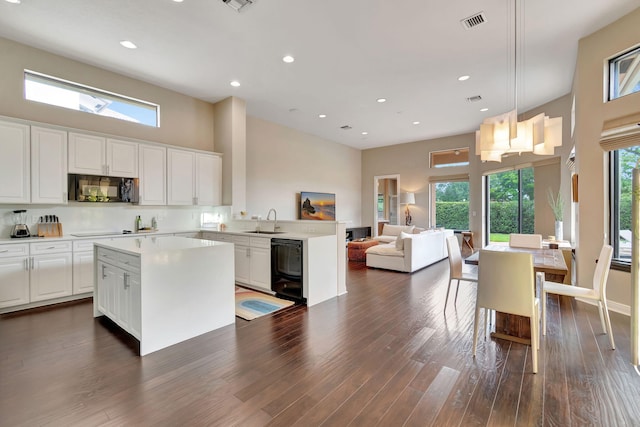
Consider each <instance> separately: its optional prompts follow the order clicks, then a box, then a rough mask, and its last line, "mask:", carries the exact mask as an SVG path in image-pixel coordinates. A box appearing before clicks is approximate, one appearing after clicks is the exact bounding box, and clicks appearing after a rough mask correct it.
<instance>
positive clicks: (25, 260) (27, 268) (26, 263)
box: [24, 258, 29, 271]
mask: <svg viewBox="0 0 640 427" xmlns="http://www.w3.org/2000/svg"><path fill="white" fill-rule="evenodd" d="M24 269H25V270H26V271H29V258H25V259H24Z"/></svg>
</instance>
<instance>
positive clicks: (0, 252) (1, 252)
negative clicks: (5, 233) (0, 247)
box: [0, 249, 9, 254]
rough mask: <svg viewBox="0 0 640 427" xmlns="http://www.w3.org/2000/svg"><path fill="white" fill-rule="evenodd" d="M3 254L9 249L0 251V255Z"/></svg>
mask: <svg viewBox="0 0 640 427" xmlns="http://www.w3.org/2000/svg"><path fill="white" fill-rule="evenodd" d="M5 252H9V249H5V250H4V251H0V254H3V253H5Z"/></svg>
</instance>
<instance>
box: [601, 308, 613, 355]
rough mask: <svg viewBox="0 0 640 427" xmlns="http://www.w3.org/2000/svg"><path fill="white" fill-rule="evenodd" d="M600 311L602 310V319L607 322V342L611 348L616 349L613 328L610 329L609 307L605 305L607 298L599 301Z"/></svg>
mask: <svg viewBox="0 0 640 427" xmlns="http://www.w3.org/2000/svg"><path fill="white" fill-rule="evenodd" d="M600 304H601V307H602V311H603V312H604V319H605V321H606V322H607V329H606V332H607V333H608V334H609V342H610V343H611V349H612V350H615V349H616V343H615V342H614V341H613V330H612V329H611V318H610V317H609V307H608V306H607V300H604V301H601V302H600Z"/></svg>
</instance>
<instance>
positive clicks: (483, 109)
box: [480, 107, 489, 113]
mask: <svg viewBox="0 0 640 427" xmlns="http://www.w3.org/2000/svg"><path fill="white" fill-rule="evenodd" d="M480 111H482V112H483V113H484V112H485V111H489V109H488V108H486V107H485V108H481V109H480Z"/></svg>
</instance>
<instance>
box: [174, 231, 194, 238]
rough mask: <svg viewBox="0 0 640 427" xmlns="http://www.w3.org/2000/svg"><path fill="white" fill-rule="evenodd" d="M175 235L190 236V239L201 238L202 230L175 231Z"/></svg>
mask: <svg viewBox="0 0 640 427" xmlns="http://www.w3.org/2000/svg"><path fill="white" fill-rule="evenodd" d="M174 236H178V237H188V238H190V239H199V238H200V232H199V231H194V232H189V233H174Z"/></svg>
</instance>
